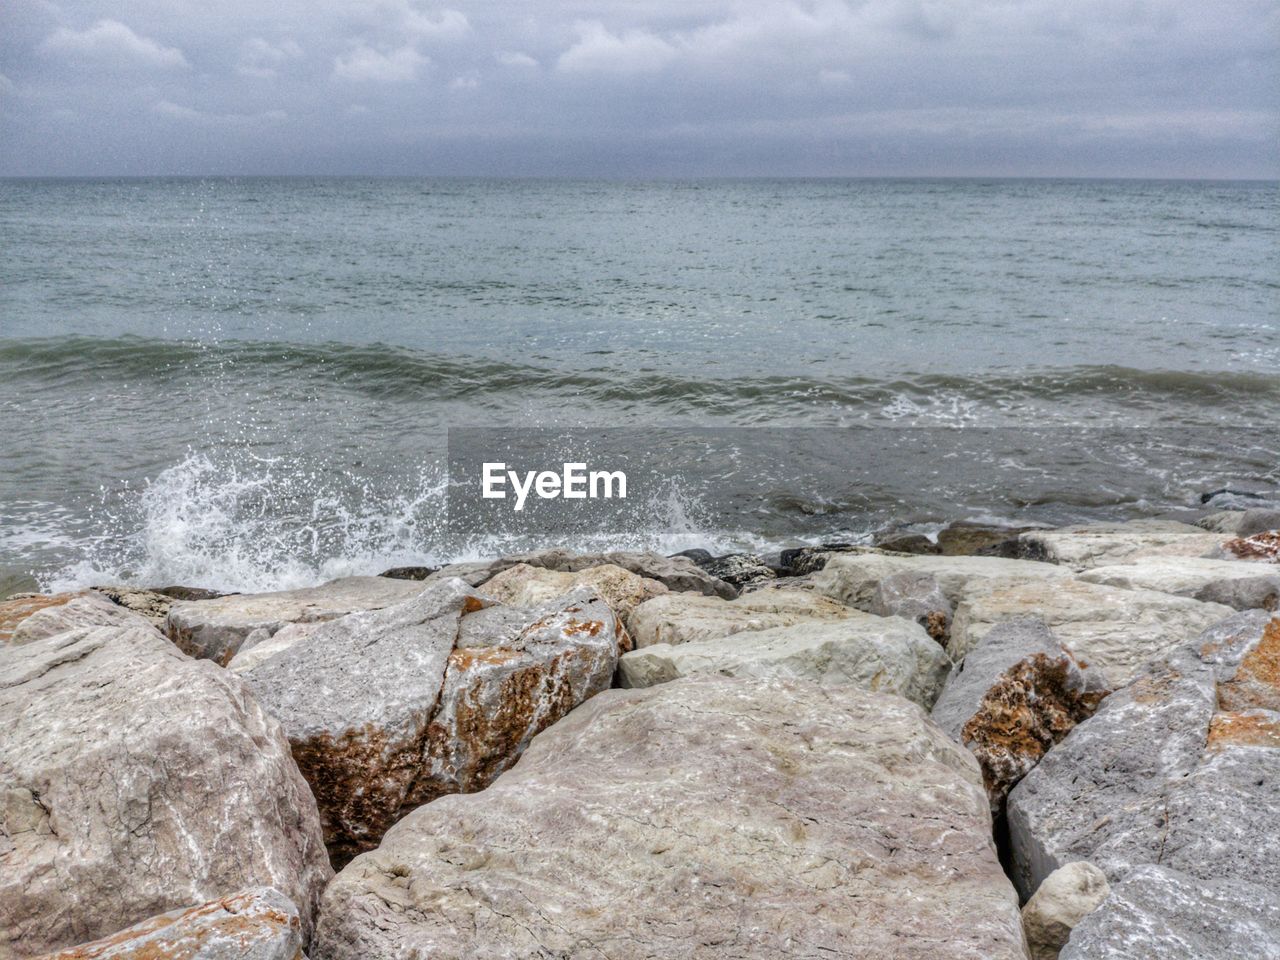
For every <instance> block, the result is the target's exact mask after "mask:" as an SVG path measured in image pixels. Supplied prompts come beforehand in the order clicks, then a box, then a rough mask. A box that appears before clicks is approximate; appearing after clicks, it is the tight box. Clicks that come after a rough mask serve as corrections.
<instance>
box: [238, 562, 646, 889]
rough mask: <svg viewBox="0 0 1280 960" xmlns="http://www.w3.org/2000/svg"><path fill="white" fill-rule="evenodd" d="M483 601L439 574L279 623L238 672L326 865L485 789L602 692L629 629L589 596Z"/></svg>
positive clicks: (584, 591) (344, 859)
mask: <svg viewBox="0 0 1280 960" xmlns="http://www.w3.org/2000/svg"><path fill="white" fill-rule="evenodd" d="M419 587H420V588H421V585H419ZM491 604H492V601H490V600H487V599H484V598H482V597H480V596H478V595H477V594H476V593H475V592H474V591H473V590H472V589H471V588H470V587H468V586H467V585H466V584H465V583H463V582H462V581H461V580H447V581H444V582H438V583H435V584H432V585H431V586H429V587H428V588H426V589H422V590H421V593H420V595H419V596H417V597H415V598H414V599H413V600H410V601H408V602H406V603H401V604H396V605H394V606H390V607H386V608H384V609H382V610H375V611H368V612H364V613H356V614H350V615H348V616H346V617H342V618H339V619H337V620H331V621H328V622H326V623H322V624H317V625H311V626H309V627H307V628H306V629H300V628H299V627H293V628H286V630H281V631H280V632H279V633H277V634H276V636H275V637H272V638H271V639H270V640H268V641H266V642H265V645H266V647H267V650H268V652H269V654H270V655H269V656H265V657H263V658H259V659H256V660H254V662H251V663H250V664H249V665H248V666H247V667H242V668H241V669H239V670H238V671H235V672H238V673H239V674H240V676H243V677H244V678H245V679H246V680H247V681H248V683H249V685H250V687H251V688H252V689H253V692H254V695H255V696H256V697H257V698H258V700H259V702H261V703H262V705H263V707H265V708H266V709H267V710H268V711H269V712H270V713H272V714H273V715H274V716H276V717H277V718H279V720H280V721H281V722H282V723H283V724H284V728H285V732H286V733H287V735H288V737H289V742H290V744H291V745H292V747H293V755H294V758H295V759H296V760H297V762H298V766H299V768H300V769H301V771H302V774H303V776H304V777H306V779H307V782H308V783H310V784H311V788H312V790H313V791H314V793H315V796H316V801H317V803H318V804H319V808H320V818H321V824H322V826H323V828H324V837H325V842H326V843H327V844H328V847H329V851H330V854H331V856H332V858H333V861H334V862H335V863H337V864H342V863H345V862H347V861H348V860H349V859H350V858H351V857H353V856H355V855H356V854H357V853H359V852H360V851H362V850H366V849H369V848H370V847H373V846H375V845H377V843H378V841H379V839H381V837H382V834H383V832H384V831H385V830H386V829H387V828H388V827H389V826H390V825H391V824H393V823H394V822H395V821H396V820H398V819H399V818H400V817H401V816H403V815H404V814H405V813H406V812H407V811H408V810H409V809H411V808H412V807H414V806H416V805H418V804H420V803H426V802H427V801H429V800H433V799H435V798H436V797H438V796H441V795H443V794H445V793H454V792H458V791H471V790H479V789H482V788H483V787H485V786H486V785H487V784H488V783H489V781H491V780H492V779H493V778H494V777H496V776H497V775H498V774H499V773H501V772H502V771H503V770H504V769H506V767H508V766H510V765H511V764H512V763H514V762H515V760H516V758H517V757H518V756H519V755H520V752H521V751H522V750H523V749H524V747H525V746H526V745H527V744H528V742H529V739H530V738H531V737H532V736H533V735H534V734H535V733H537V732H538V731H540V730H542V729H543V728H544V727H546V726H548V725H549V724H552V723H554V722H555V721H556V720H558V719H559V718H560V717H562V716H563V715H564V714H565V713H567V712H568V711H569V710H571V709H573V708H574V707H575V706H577V705H578V704H579V703H581V702H583V701H584V700H586V699H587V698H588V697H591V696H593V695H594V694H596V693H598V692H600V691H601V690H604V689H607V688H608V686H609V684H610V681H611V679H612V676H613V671H614V667H615V665H616V663H617V658H618V654H619V652H620V649H619V648H620V647H623V648H625V646H626V641H627V638H626V633H625V631H623V630H622V629H621V627H620V626H619V624H618V620H617V617H616V616H615V615H614V613H613V611H612V610H610V609H609V607H608V606H607V605H606V604H605V603H604V601H603V600H601V599H599V598H598V597H597V596H596V595H595V594H593V593H591V592H590V591H589V590H587V589H586V588H579V589H578V590H576V591H574V592H572V593H570V594H568V595H566V596H564V597H560V598H558V599H556V600H554V601H552V602H550V603H547V604H543V605H540V606H538V607H535V608H532V609H523V608H512V607H498V606H491ZM286 631H288V635H289V636H290V639H291V642H289V643H283V644H282V643H280V642H279V641H278V640H277V638H278V637H280V636H281V635H282V634H286ZM257 649H258V648H254V649H251V650H249V651H246V654H248V655H253V654H254V653H255V652H256V650H257Z"/></svg>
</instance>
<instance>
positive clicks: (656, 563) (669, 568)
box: [428, 550, 738, 600]
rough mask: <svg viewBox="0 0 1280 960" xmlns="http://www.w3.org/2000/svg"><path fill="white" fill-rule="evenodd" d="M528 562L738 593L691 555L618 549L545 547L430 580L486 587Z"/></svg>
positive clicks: (460, 566)
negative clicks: (609, 568) (615, 570)
mask: <svg viewBox="0 0 1280 960" xmlns="http://www.w3.org/2000/svg"><path fill="white" fill-rule="evenodd" d="M519 563H525V564H528V565H529V566H531V567H543V568H545V569H547V570H558V571H560V572H561V573H577V572H579V571H581V570H586V569H587V568H589V567H599V566H603V565H605V564H611V565H613V566H615V567H621V568H622V569H623V570H630V571H631V572H632V573H634V574H637V575H638V576H641V577H646V578H648V579H650V580H657V581H658V582H659V583H662V584H665V585H666V587H667V589H669V590H674V591H676V592H678V593H701V594H704V595H706V596H709V597H724V598H725V599H726V600H729V599H732V598H733V597H736V596H737V595H738V590H737V588H736V587H734V586H732V585H731V584H728V583H725V582H724V581H723V580H721V579H719V578H717V577H713V576H712V575H711V574H709V573H707V572H706V571H705V570H703V569H702V568H701V567H699V566H698V565H697V564H696V563H694V562H693V561H692V560H690V559H689V558H688V557H682V556H675V557H664V556H663V555H662V554H660V553H643V552H636V551H630V550H616V551H613V552H611V553H574V552H573V551H572V550H542V551H540V552H538V553H522V554H516V555H514V556H510V557H501V558H499V559H497V560H486V561H482V562H479V563H455V564H450V565H449V566H447V567H443V568H441V569H440V570H438V571H436V572H435V573H433V574H432V575H431V576H430V577H428V580H447V579H449V578H451V577H457V578H458V579H461V580H463V581H465V582H467V583H469V584H470V585H471V586H473V587H478V586H482V585H483V584H485V583H487V582H488V581H489V580H490V579H491V578H493V577H495V576H497V575H498V574H499V573H501V572H502V571H503V570H506V569H508V568H509V567H514V566H515V565H516V564H519Z"/></svg>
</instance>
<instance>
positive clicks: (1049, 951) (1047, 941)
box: [1022, 860, 1111, 960]
mask: <svg viewBox="0 0 1280 960" xmlns="http://www.w3.org/2000/svg"><path fill="white" fill-rule="evenodd" d="M1110 892H1111V885H1110V884H1109V883H1107V877H1106V874H1104V873H1103V872H1102V871H1101V870H1099V869H1098V868H1097V867H1095V866H1094V865H1093V864H1092V863H1089V862H1088V861H1087V860H1075V861H1072V862H1071V863H1068V864H1066V865H1064V866H1061V867H1059V868H1058V869H1057V870H1055V871H1053V873H1051V874H1049V876H1048V877H1046V878H1045V881H1044V883H1042V884H1040V889H1039V890H1037V891H1036V893H1035V896H1033V897H1032V898H1031V899H1030V900H1029V901H1027V905H1026V906H1025V907H1023V908H1022V928H1023V930H1025V931H1026V934H1027V946H1028V947H1029V948H1030V950H1031V960H1058V951H1060V950H1061V949H1062V948H1063V946H1064V945H1065V944H1066V942H1067V938H1068V937H1070V936H1071V931H1072V930H1073V929H1074V928H1075V926H1076V924H1078V923H1079V922H1080V921H1081V920H1083V919H1084V918H1085V917H1087V916H1088V915H1089V914H1091V913H1093V911H1094V910H1096V909H1098V906H1099V905H1100V904H1101V903H1102V901H1103V900H1105V899H1106V898H1107V895H1108V894H1109V893H1110Z"/></svg>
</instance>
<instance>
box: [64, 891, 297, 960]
mask: <svg viewBox="0 0 1280 960" xmlns="http://www.w3.org/2000/svg"><path fill="white" fill-rule="evenodd" d="M302 947H303V941H302V922H301V920H300V919H299V918H298V908H297V907H295V906H294V905H293V901H292V900H290V899H289V898H288V897H286V896H285V895H284V894H283V893H281V892H280V891H279V890H275V889H273V888H271V887H262V888H259V889H257V890H246V891H244V892H242V893H234V894H231V895H230V896H225V897H219V898H218V899H216V900H211V901H209V902H208V903H202V904H201V905H200V906H198V907H190V908H188V909H186V910H174V911H172V912H170V913H165V914H161V915H160V916H158V917H152V918H151V919H150V920H144V921H143V922H142V923H138V924H135V925H134V926H132V927H129V928H128V929H127V930H121V931H120V932H119V933H115V934H112V935H111V936H109V937H103V938H102V939H101V940H94V941H93V942H92V943H82V944H80V945H79V946H78V947H71V948H70V949H67V950H61V951H59V952H58V953H51V954H47V955H46V956H45V957H42V958H41V960H306V958H305V957H304V956H303V953H302Z"/></svg>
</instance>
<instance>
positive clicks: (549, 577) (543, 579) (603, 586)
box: [481, 563, 668, 624]
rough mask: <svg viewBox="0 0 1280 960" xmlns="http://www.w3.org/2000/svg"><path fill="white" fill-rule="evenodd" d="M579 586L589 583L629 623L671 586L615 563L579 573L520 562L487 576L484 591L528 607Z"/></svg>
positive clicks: (492, 595) (486, 593)
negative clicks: (488, 577) (488, 578)
mask: <svg viewBox="0 0 1280 960" xmlns="http://www.w3.org/2000/svg"><path fill="white" fill-rule="evenodd" d="M577 587H589V588H590V589H591V590H593V591H595V593H596V596H598V597H600V598H601V599H602V600H604V602H605V603H607V604H609V606H610V607H612V608H613V612H614V613H616V614H617V615H618V616H619V617H621V618H622V621H623V623H627V624H629V623H630V621H631V614H632V613H633V612H634V611H635V608H636V607H638V606H640V604H642V603H644V602H645V601H646V600H652V599H653V598H654V597H658V596H661V595H662V594H664V593H667V592H668V590H667V586H666V584H664V583H659V582H658V581H657V580H650V579H648V578H647V577H642V576H640V575H639V574H635V573H632V572H631V571H630V570H624V569H623V568H622V567H619V566H615V565H614V564H611V563H605V564H601V565H600V566H598V567H587V568H586V569H584V570H579V571H577V572H576V573H567V572H560V571H558V570H548V569H546V568H545V567H531V566H529V564H527V563H518V564H516V565H515V566H514V567H508V568H507V569H506V570H503V571H502V572H501V573H499V574H497V575H496V576H495V577H493V578H491V579H490V580H487V581H486V582H485V584H484V588H483V589H482V590H481V592H482V593H483V594H484V595H485V596H486V597H492V598H493V599H494V600H497V601H498V602H499V603H505V604H508V605H510V606H515V607H528V606H534V605H536V604H540V603H545V602H547V601H548V600H552V599H554V598H555V597H559V596H563V595H564V594H566V593H568V592H569V591H570V590H573V589H576V588H577Z"/></svg>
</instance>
